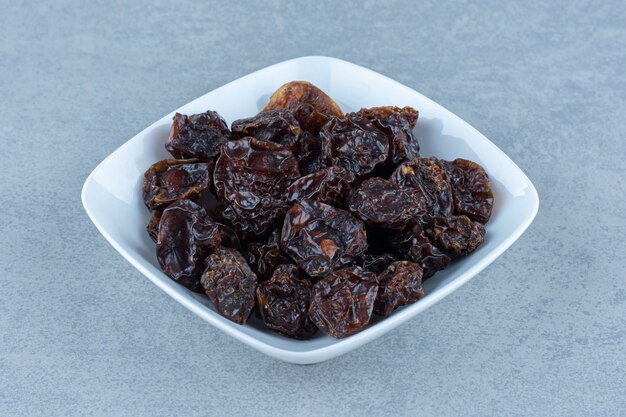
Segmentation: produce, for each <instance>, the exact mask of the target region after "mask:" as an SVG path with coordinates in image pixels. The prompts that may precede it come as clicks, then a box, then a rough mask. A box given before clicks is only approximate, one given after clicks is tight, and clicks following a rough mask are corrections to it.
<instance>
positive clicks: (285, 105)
mask: <svg viewBox="0 0 626 417" xmlns="http://www.w3.org/2000/svg"><path fill="white" fill-rule="evenodd" d="M274 109H289V110H291V111H292V112H293V114H294V116H295V118H296V120H298V122H299V123H300V127H302V129H304V130H307V131H309V132H311V133H313V134H317V133H318V132H319V130H320V129H321V127H322V126H323V125H324V124H326V122H327V121H328V118H329V117H330V116H334V117H343V112H342V111H341V109H340V108H339V106H338V105H337V104H336V103H335V102H334V101H333V100H332V99H331V98H330V97H328V96H327V95H326V94H325V93H324V92H323V91H322V90H320V89H319V88H317V87H316V86H314V85H313V84H311V83H309V82H306V81H292V82H289V83H287V84H284V85H283V86H281V87H280V88H279V89H278V90H276V92H274V94H272V96H271V97H270V101H269V103H268V104H267V106H265V108H264V109H263V111H264V112H266V111H268V110H274Z"/></svg>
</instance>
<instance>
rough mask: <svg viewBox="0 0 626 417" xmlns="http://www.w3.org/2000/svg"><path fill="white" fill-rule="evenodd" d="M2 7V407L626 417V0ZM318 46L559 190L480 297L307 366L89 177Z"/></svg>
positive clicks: (78, 411)
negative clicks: (181, 282)
mask: <svg viewBox="0 0 626 417" xmlns="http://www.w3.org/2000/svg"><path fill="white" fill-rule="evenodd" d="M0 2H1V3H2V4H1V5H0V6H1V7H0V9H1V10H2V12H1V13H0V114H1V115H2V118H3V121H2V127H1V128H0V145H1V146H0V148H1V149H2V152H0V166H1V168H2V179H1V180H0V196H1V197H0V198H1V202H2V203H1V204H0V415H2V416H12V415H28V416H57V415H58V416H74V415H75V416H87V415H114V416H129V415H132V416H174V415H180V416H200V415H233V416H234V415H247V416H250V415H254V416H261V415H267V416H279V415H302V416H307V415H312V416H323V415H349V414H353V413H355V412H356V413H358V414H359V415H364V414H371V415H382V416H392V415H393V416H402V415H425V416H466V417H467V416H531V415H532V416H540V415H541V416H611V417H614V416H618V415H625V414H626V388H625V384H624V373H625V368H626V353H625V352H626V256H625V255H626V239H625V236H626V208H625V207H626V205H625V204H624V197H625V196H626V181H625V180H624V176H625V175H626V170H625V168H624V166H625V164H626V76H625V75H624V74H625V71H626V70H625V68H626V25H625V23H624V22H626V8H625V7H624V4H623V3H622V2H619V1H606V2H595V3H590V2H586V1H580V0H573V1H549V2H546V1H530V2H529V1H524V2H518V3H504V2H500V1H484V2H453V3H445V4H444V2H442V1H439V0H436V1H432V0H427V1H422V2H415V3H412V2H404V1H397V2H396V1H381V0H378V1H367V2H360V3H358V4H357V3H354V4H352V5H349V4H334V3H336V2H331V1H314V2H301V3H300V4H298V5H296V3H295V2H284V3H281V2H278V1H270V2H266V3H264V4H261V3H259V2H249V3H240V2H237V4H235V2H220V3H217V2H215V3H213V2H198V3H197V4H192V3H190V2H186V1H181V2H176V3H174V2H167V1H160V0H158V1H155V0H151V1H143V0H142V1H135V2H121V1H96V2H79V1H75V2H67V1H47V2H28V3H26V2H23V3H22V2H19V1H8V0H0ZM124 3H128V4H126V5H124ZM303 55H328V56H334V57H338V58H343V59H346V60H348V61H352V62H355V63H357V64H360V65H364V66H366V67H370V68H372V69H374V70H376V71H379V72H381V73H383V74H386V75H388V76H390V77H391V78H395V79H397V80H399V81H401V82H402V83H404V84H406V85H408V86H410V87H413V88H415V89H416V90H418V91H420V92H422V93H424V94H425V95H427V96H428V97H431V98H433V99H434V100H435V101H437V102H439V103H441V104H443V105H444V106H446V107H447V108H449V109H450V110H451V111H453V112H454V113H456V114H458V115H459V116H461V117H462V118H463V119H465V120H467V121H468V122H469V123H470V124H472V125H473V126H475V127H476V128H477V129H478V130H480V131H481V132H483V133H484V134H485V135H486V136H487V137H488V138H490V139H491V140H492V141H494V142H495V143H496V144H497V145H498V146H499V147H500V148H501V149H502V150H504V152H506V153H507V154H508V155H510V156H511V158H512V159H513V160H514V161H515V162H516V163H517V164H518V165H519V166H520V167H521V168H522V169H523V170H524V171H525V172H526V173H527V174H528V176H529V177H530V178H531V179H532V180H533V181H534V183H535V185H536V186H537V189H538V191H539V194H540V198H541V208H540V210H539V214H538V216H537V219H536V220H535V222H534V223H533V225H532V226H531V227H530V229H529V230H528V231H527V232H526V233H525V234H524V235H523V236H522V238H521V239H520V240H519V241H518V242H517V243H516V244H515V245H514V246H513V247H511V249H509V250H508V251H507V252H506V253H505V254H504V255H503V256H502V257H500V258H499V259H498V260H497V261H496V262H494V263H493V264H492V265H491V266H490V267H488V268H487V269H486V270H485V271H484V272H482V273H481V274H480V275H479V276H477V277H476V278H475V279H474V280H472V281H471V282H470V283H469V284H467V285H466V286H464V287H463V288H462V289H460V290H459V291H457V292H455V293H454V294H453V295H451V296H450V297H448V298H446V299H445V300H444V301H442V302H441V303H439V304H437V305H436V306H435V307H433V308H431V309H430V310H428V311H427V312H425V313H424V314H421V315H419V316H418V317H416V318H415V319H413V320H412V321H410V322H409V323H407V324H405V325H403V326H401V327H399V328H398V329H396V330H394V331H392V332H391V333H389V334H388V335H386V336H385V337H383V338H381V339H378V340H377V341H375V342H373V343H370V344H368V345H366V346H365V347H362V348H360V349H358V350H356V351H354V352H352V353H350V354H347V355H345V356H342V357H340V358H338V359H335V360H331V361H329V362H326V363H322V364H319V365H314V366H305V367H303V366H294V365H289V364H285V363H281V362H278V361H276V360H273V359H270V358H269V357H266V356H264V355H263V354H260V353H257V352H256V351H254V350H252V349H251V348H248V347H246V346H244V345H243V344H241V343H239V342H237V341H235V340H234V339H232V338H230V337H228V336H226V335H224V334H222V333H221V332H219V331H217V330H215V329H214V328H212V327H210V326H209V325H208V324H207V323H205V322H204V321H202V320H201V319H200V318H198V317H196V316H194V315H193V314H192V313H190V312H189V311H187V310H186V309H185V308H183V307H182V306H180V305H179V304H178V303H176V302H175V301H174V300H172V299H171V298H170V297H169V296H167V295H166V294H165V293H163V292H162V291H160V290H159V289H158V288H157V287H156V286H154V285H153V284H152V283H150V282H149V281H148V280H147V279H145V278H144V277H143V276H142V275H141V274H140V273H139V272H137V271H136V270H135V269H134V268H132V267H131V266H130V265H129V264H128V263H127V262H126V261H125V260H123V259H122V257H121V256H119V255H118V254H117V252H115V250H114V249H113V248H112V247H111V246H110V245H109V244H108V243H107V242H106V241H105V240H104V238H102V237H101V236H100V234H99V233H98V232H97V230H96V228H95V227H94V226H93V225H92V224H91V222H90V221H89V219H88V218H87V215H86V214H85V213H84V212H83V209H82V206H81V203H80V190H81V186H82V184H83V181H84V180H85V178H86V177H87V175H88V174H89V172H90V171H91V170H92V169H93V168H94V167H95V166H96V165H97V164H98V162H100V161H101V160H102V159H103V158H104V157H105V156H107V155H108V154H109V153H111V152H112V151H113V150H114V149H116V148H117V147H118V146H120V145H121V144H123V143H124V142H125V141H127V140H128V139H129V138H130V137H132V136H134V135H135V134H136V133H137V132H139V131H141V130H142V129H143V128H144V127H146V126H148V125H149V124H151V123H152V122H154V121H155V120H157V119H158V118H160V117H161V116H163V115H164V114H166V113H168V112H170V111H171V110H172V109H175V108H177V107H178V106H180V105H182V104H184V103H186V102H188V101H190V100H192V99H194V98H196V97H198V96H200V95H201V94H204V93H206V92H208V91H210V90H212V89H214V88H216V87H218V86H220V85H222V84H224V83H226V82H228V81H231V80H234V79H236V78H238V77H240V76H242V75H245V74H247V73H249V72H251V71H254V70H256V69H260V68H262V67H265V66H267V65H270V64H273V63H276V62H279V61H283V60H285V59H288V58H294V57H297V56H303ZM390 104H401V103H390Z"/></svg>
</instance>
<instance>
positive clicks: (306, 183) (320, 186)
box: [287, 167, 355, 205]
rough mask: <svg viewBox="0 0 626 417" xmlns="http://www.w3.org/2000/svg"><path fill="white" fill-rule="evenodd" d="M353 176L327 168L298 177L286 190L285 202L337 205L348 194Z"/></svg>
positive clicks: (333, 168)
mask: <svg viewBox="0 0 626 417" xmlns="http://www.w3.org/2000/svg"><path fill="white" fill-rule="evenodd" d="M354 179H355V178H354V174H353V173H352V172H350V171H348V170H347V169H345V168H341V167H328V168H323V169H321V170H319V171H317V172H314V173H312V174H309V175H306V176H304V177H300V178H298V179H297V180H295V181H294V182H293V183H291V185H290V186H289V188H287V201H289V202H290V203H295V202H297V201H302V200H305V199H309V200H315V201H321V202H322V203H326V204H331V205H337V204H339V203H340V202H341V201H342V200H344V199H345V197H346V196H347V195H348V194H349V193H350V183H351V182H353V181H354Z"/></svg>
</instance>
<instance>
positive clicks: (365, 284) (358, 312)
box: [309, 266, 378, 339]
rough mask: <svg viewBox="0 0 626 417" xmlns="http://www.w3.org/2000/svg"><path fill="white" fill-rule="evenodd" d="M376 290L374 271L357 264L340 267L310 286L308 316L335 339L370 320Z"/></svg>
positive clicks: (352, 331) (362, 326)
mask: <svg viewBox="0 0 626 417" xmlns="http://www.w3.org/2000/svg"><path fill="white" fill-rule="evenodd" d="M377 291H378V283H377V281H376V275H375V274H373V273H371V272H368V271H365V270H364V269H362V268H360V267H358V266H351V267H348V268H344V269H340V270H338V271H335V272H333V273H332V274H330V275H328V276H327V277H326V278H324V279H322V280H321V281H319V282H317V283H316V284H315V285H314V286H313V296H312V297H311V307H310V308H309V316H310V317H311V320H312V321H313V323H315V324H316V325H317V327H319V328H320V329H322V330H323V331H325V332H326V333H327V334H328V335H330V336H332V337H334V338H338V339H339V338H342V337H346V336H350V335H353V334H355V333H357V332H359V331H361V330H363V329H364V328H365V326H367V324H368V323H369V321H370V319H371V317H372V310H373V309H374V300H375V299H376V293H377Z"/></svg>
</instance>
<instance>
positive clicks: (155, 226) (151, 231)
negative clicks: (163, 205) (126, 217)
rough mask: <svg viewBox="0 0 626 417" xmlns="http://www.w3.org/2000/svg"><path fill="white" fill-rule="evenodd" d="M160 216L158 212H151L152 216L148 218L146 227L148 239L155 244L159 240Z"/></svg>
mask: <svg viewBox="0 0 626 417" xmlns="http://www.w3.org/2000/svg"><path fill="white" fill-rule="evenodd" d="M162 214H163V212H162V211H160V210H155V211H153V212H152V216H150V221H149V222H148V225H147V226H146V231H147V232H148V235H149V236H150V239H152V240H153V241H154V243H156V242H157V240H158V239H159V223H160V222H161V215H162Z"/></svg>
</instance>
